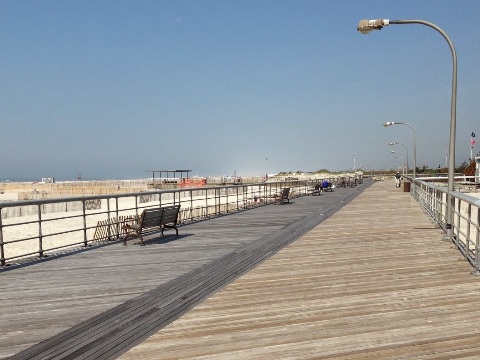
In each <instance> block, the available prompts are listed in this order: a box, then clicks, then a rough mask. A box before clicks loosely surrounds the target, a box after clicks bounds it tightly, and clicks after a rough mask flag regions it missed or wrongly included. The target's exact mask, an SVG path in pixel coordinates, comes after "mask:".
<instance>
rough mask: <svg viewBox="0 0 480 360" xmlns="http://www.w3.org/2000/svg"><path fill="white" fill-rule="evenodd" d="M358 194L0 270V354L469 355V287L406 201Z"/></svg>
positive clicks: (476, 335) (379, 191) (375, 189)
mask: <svg viewBox="0 0 480 360" xmlns="http://www.w3.org/2000/svg"><path fill="white" fill-rule="evenodd" d="M365 187H366V185H362V186H361V187H357V188H353V189H337V190H336V191H335V192H334V193H328V194H324V195H322V196H310V197H302V198H298V199H294V201H292V203H291V204H285V205H275V206H273V205H272V206H266V207H260V208H256V209H253V210H249V211H245V212H241V213H237V214H233V215H228V216H223V217H220V218H215V219H211V220H207V221H201V222H198V223H194V224H191V225H187V226H184V227H182V228H180V234H181V235H182V236H180V237H179V238H175V237H165V238H162V239H158V238H153V239H151V240H150V241H147V246H145V247H140V246H128V247H126V248H125V247H123V246H121V245H120V244H118V243H115V244H111V245H107V246H100V247H97V248H95V249H90V250H87V251H82V252H74V253H68V254H65V255H64V256H61V257H59V258H55V259H52V260H49V261H40V262H37V263H34V264H30V265H28V266H20V267H17V268H12V269H8V268H7V269H4V270H2V271H0V285H1V287H2V293H1V299H2V317H1V319H2V323H1V326H0V358H5V357H8V356H11V355H13V354H15V353H17V355H14V356H11V358H12V359H35V358H38V359H53V358H55V359H103V358H105V359H110V358H112V359H113V358H118V357H120V358H121V359H282V358H283V359H365V358H368V359H412V358H418V359H454V358H462V359H476V358H479V357H480V341H479V340H480V331H479V330H477V329H476V327H475V326H474V324H475V320H474V319H476V318H477V310H476V306H475V305H476V300H477V298H478V294H479V293H480V292H479V290H480V278H479V277H477V276H473V275H470V274H469V271H470V270H471V269H470V266H469V265H468V264H467V263H466V262H463V261H459V260H458V259H459V253H458V252H457V250H456V249H454V248H453V247H452V246H451V244H449V243H446V242H442V241H440V237H441V235H442V233H441V231H440V230H439V229H438V228H436V227H435V226H434V225H433V224H432V223H431V222H430V221H429V220H428V218H427V216H426V215H425V214H423V212H422V211H421V209H420V208H419V207H418V205H417V204H416V203H415V202H414V201H413V200H412V199H411V197H410V196H409V194H407V193H402V192H401V190H399V189H395V187H394V184H393V182H391V181H387V182H381V183H375V184H374V185H373V186H371V187H369V188H368V189H366V190H365V191H364V192H362V193H361V194H360V195H359V196H358V197H356V198H354V199H353V200H352V198H353V197H354V196H355V195H357V194H359V193H360V192H361V191H362V190H363V189H364V188H365ZM350 200H352V201H351V202H350V203H349V204H348V205H347V206H344V207H342V208H341V209H339V208H340V207H341V206H342V204H344V203H348V202H349V201H350ZM337 210H338V211H337ZM331 214H334V215H333V216H330V217H329V215H331ZM204 299H206V300H204ZM148 336H150V337H148ZM135 345H136V346H135ZM132 347H133V348H132ZM129 349H130V350H129Z"/></svg>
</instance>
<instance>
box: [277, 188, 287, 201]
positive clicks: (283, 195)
mask: <svg viewBox="0 0 480 360" xmlns="http://www.w3.org/2000/svg"><path fill="white" fill-rule="evenodd" d="M289 196H290V188H283V189H282V191H281V192H280V193H279V194H275V203H281V204H283V203H284V202H288V203H289V202H290V198H289Z"/></svg>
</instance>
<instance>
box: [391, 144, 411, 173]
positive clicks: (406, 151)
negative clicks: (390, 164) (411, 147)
mask: <svg viewBox="0 0 480 360" xmlns="http://www.w3.org/2000/svg"><path fill="white" fill-rule="evenodd" d="M388 145H390V146H393V145H402V146H403V147H404V148H405V154H407V174H408V149H407V145H405V144H402V143H399V142H391V143H389V144H388Z"/></svg>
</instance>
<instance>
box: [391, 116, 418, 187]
mask: <svg viewBox="0 0 480 360" xmlns="http://www.w3.org/2000/svg"><path fill="white" fill-rule="evenodd" d="M392 125H406V126H408V127H409V128H410V129H412V131H413V180H414V181H415V177H416V173H417V133H416V132H415V129H414V128H413V126H412V125H410V124H407V123H404V122H393V121H387V122H385V123H383V126H385V127H388V126H392ZM407 154H408V152H407ZM413 188H414V189H415V186H414V187H413Z"/></svg>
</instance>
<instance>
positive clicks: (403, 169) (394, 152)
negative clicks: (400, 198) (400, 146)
mask: <svg viewBox="0 0 480 360" xmlns="http://www.w3.org/2000/svg"><path fill="white" fill-rule="evenodd" d="M390 152H391V153H392V154H396V151H394V150H392V151H390ZM399 153H400V154H401V155H400V160H402V175H405V162H404V161H403V159H404V155H403V153H402V152H401V151H399ZM395 157H396V158H398V157H397V156H395Z"/></svg>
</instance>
